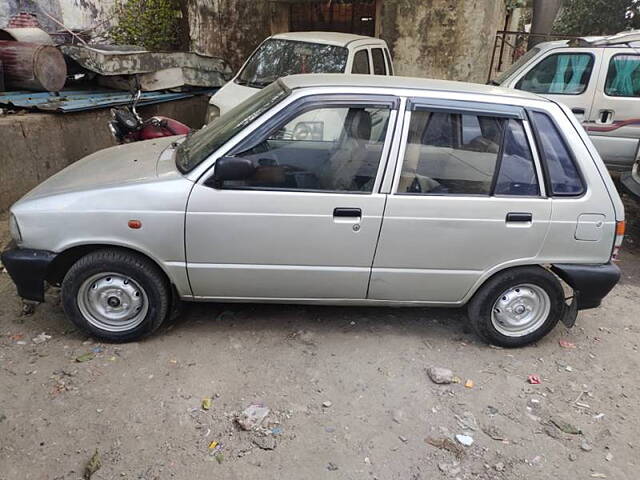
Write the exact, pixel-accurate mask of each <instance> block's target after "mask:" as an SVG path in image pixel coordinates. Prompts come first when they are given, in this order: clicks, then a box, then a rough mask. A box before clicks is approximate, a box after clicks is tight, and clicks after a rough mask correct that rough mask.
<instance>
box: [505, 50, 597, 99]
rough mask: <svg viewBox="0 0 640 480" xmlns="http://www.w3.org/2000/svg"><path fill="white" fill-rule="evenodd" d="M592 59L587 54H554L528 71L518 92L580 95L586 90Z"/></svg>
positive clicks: (519, 85)
mask: <svg viewBox="0 0 640 480" xmlns="http://www.w3.org/2000/svg"><path fill="white" fill-rule="evenodd" d="M593 64H594V58H593V55H591V54H589V53H556V54H553V55H549V56H548V57H546V58H545V59H543V60H542V61H541V62H540V63H538V64H537V65H536V66H535V67H533V68H532V69H531V70H529V71H528V72H527V73H526V75H525V76H524V77H522V79H521V80H520V81H518V83H517V84H516V88H517V89H519V90H525V91H527V92H533V93H539V94H551V95H580V94H581V93H583V92H584V91H585V90H586V89H587V85H588V84H589V78H590V77H591V71H592V70H593Z"/></svg>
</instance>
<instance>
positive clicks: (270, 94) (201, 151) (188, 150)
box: [176, 82, 289, 173]
mask: <svg viewBox="0 0 640 480" xmlns="http://www.w3.org/2000/svg"><path fill="white" fill-rule="evenodd" d="M288 94H289V91H288V90H286V89H285V87H284V86H282V85H280V83H279V82H274V83H272V84H271V85H270V86H269V87H268V88H265V89H264V90H262V91H261V92H258V93H256V94H255V95H252V96H251V97H249V98H248V99H246V100H245V101H244V102H242V103H240V104H239V105H237V106H235V107H234V108H232V109H231V110H229V111H228V112H227V113H225V114H224V115H222V116H220V117H218V118H217V119H215V120H214V121H213V122H212V123H210V124H208V125H206V126H205V127H203V128H202V129H200V130H198V131H197V132H195V133H194V134H193V135H191V136H188V137H187V139H186V140H185V141H184V142H182V143H181V144H180V146H179V147H178V149H177V151H176V166H177V167H178V170H180V171H181V172H182V173H186V172H189V171H191V170H193V169H194V168H195V167H196V166H198V165H199V164H200V163H201V162H202V161H203V160H204V159H205V158H207V157H208V156H209V155H211V154H212V153H213V152H215V151H216V150H217V149H219V148H220V147H221V146H222V145H224V144H225V143H227V141H229V140H230V139H231V138H232V137H233V136H235V135H236V134H237V133H239V132H240V130H242V129H243V128H244V127H246V126H247V125H249V124H250V123H251V122H253V121H254V120H255V119H256V118H258V117H259V116H260V115H262V114H263V113H264V112H266V111H267V110H269V109H270V108H271V107H273V106H274V105H275V104H276V103H279V102H280V101H281V100H282V99H283V98H285V97H286V96H287V95H288Z"/></svg>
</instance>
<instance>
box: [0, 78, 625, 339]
mask: <svg viewBox="0 0 640 480" xmlns="http://www.w3.org/2000/svg"><path fill="white" fill-rule="evenodd" d="M309 113H313V116H314V117H313V118H314V120H313V122H312V123H311V124H310V123H309V120H308V118H309V117H308V115H309ZM296 132H297V133H296ZM301 132H304V133H301ZM10 230H11V235H12V237H13V241H14V245H13V246H12V247H11V248H10V249H8V250H6V251H5V252H4V253H3V255H2V263H3V264H4V266H5V267H6V269H7V271H8V272H9V274H10V275H11V278H12V279H13V280H14V282H15V283H16V285H17V287H18V293H19V294H20V295H21V296H22V297H24V298H26V299H29V300H35V301H42V300H43V299H44V282H45V281H47V282H49V283H50V284H54V285H60V286H61V287H62V304H63V307H64V310H65V312H66V313H67V316H68V317H69V318H70V319H71V320H72V321H73V322H74V323H75V324H76V325H77V326H78V327H80V328H82V329H84V330H86V331H87V332H89V333H90V334H92V335H94V336H96V337H98V338H102V339H108V340H111V341H127V340H132V339H135V338H139V337H141V336H143V335H146V334H149V333H151V332H153V331H154V330H155V329H156V328H157V327H158V326H159V325H160V324H161V323H162V322H163V321H164V320H165V318H166V317H167V314H168V312H169V309H170V306H171V303H172V302H174V301H175V300H176V299H178V298H181V299H183V300H189V301H236V302H277V303H283V302H292V303H312V304H328V305H345V306H346V305H367V306H380V305H387V306H390V305H392V306H429V305H431V306H448V307H462V306H467V307H468V308H467V311H468V314H469V319H470V321H471V325H472V326H473V328H475V330H476V331H477V332H478V334H479V335H480V336H481V337H482V338H484V339H486V340H487V341H489V342H492V343H494V344H497V345H503V346H507V347H514V346H520V345H525V344H527V343H530V342H534V341H536V340H538V339H540V338H542V337H543V336H544V335H545V334H546V333H548V332H549V331H551V329H553V327H554V326H555V325H556V323H557V322H558V321H560V320H562V321H563V322H564V323H565V324H566V325H568V326H571V325H573V323H574V321H575V319H576V315H577V311H578V310H579V309H585V308H593V307H596V306H598V305H599V304H600V301H601V300H602V298H604V297H605V296H606V295H607V294H608V292H609V291H610V290H611V288H613V286H614V285H615V284H616V282H617V281H618V278H619V276H620V271H619V269H618V267H617V266H616V265H615V264H614V263H611V262H612V259H613V258H615V256H616V254H617V249H618V248H619V246H620V244H621V242H622V235H623V232H624V210H623V206H622V203H621V201H620V197H619V196H618V193H617V192H616V189H615V187H614V185H613V181H612V180H611V177H610V176H609V175H608V173H607V170H606V168H605V166H604V164H603V163H602V160H601V159H600V157H599V156H598V153H597V152H596V150H595V149H594V148H593V145H592V144H591V142H590V141H589V137H588V136H587V135H586V133H585V132H584V130H583V129H582V127H581V126H580V124H579V123H578V122H577V120H576V119H575V117H574V116H573V114H572V113H571V111H570V110H569V109H567V108H566V107H563V106H560V105H558V104H556V103H554V102H551V101H549V100H546V99H544V98H542V97H538V96H536V95H532V94H528V93H525V92H517V91H515V90H507V89H502V88H496V87H488V86H485V85H474V84H465V83H455V82H444V81H434V80H423V79H412V78H402V77H378V78H373V77H371V76H369V75H342V74H334V75H292V76H288V77H284V78H281V79H279V80H277V81H275V82H273V83H272V84H271V85H270V86H269V87H267V88H264V89H263V90H261V91H260V92H259V93H257V94H256V95H253V96H251V97H250V98H248V99H247V100H245V101H244V102H243V103H241V104H240V105H238V106H237V107H235V108H233V109H231V110H229V111H228V112H227V113H226V114H224V115H223V116H222V117H221V118H220V119H219V120H217V121H215V122H213V123H211V124H210V125H208V126H206V127H205V128H203V129H202V130H200V131H198V132H196V133H194V134H193V135H191V136H188V137H186V138H185V137H169V138H163V139H158V140H149V141H146V142H136V143H132V144H128V145H122V146H118V147H114V148H110V149H106V150H102V151H100V152H97V153H94V154H92V155H90V156H88V157H86V158H85V159H83V160H80V161H79V162H76V163H74V164H73V165H71V166H69V167H67V168H66V169H64V170H62V171H61V172H60V173H58V174H56V175H54V176H53V177H51V178H50V179H48V180H46V181H45V182H43V183H42V184H41V185H39V186H38V187H36V188H35V189H34V190H32V191H31V192H30V193H28V194H27V195H26V196H25V197H23V198H22V199H21V200H19V201H18V202H17V203H16V204H15V205H13V206H12V208H11V219H10ZM560 279H562V280H563V281H564V282H566V286H565V287H566V288H569V287H571V288H572V289H573V294H572V299H571V301H570V302H569V301H567V299H566V298H565V292H564V289H563V285H562V284H561V282H560Z"/></svg>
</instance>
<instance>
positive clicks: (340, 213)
mask: <svg viewBox="0 0 640 480" xmlns="http://www.w3.org/2000/svg"><path fill="white" fill-rule="evenodd" d="M333 216H334V217H342V218H344V217H356V218H360V217H361V216H362V210H360V209H359V208H344V207H342V208H340V207H339V208H334V209H333Z"/></svg>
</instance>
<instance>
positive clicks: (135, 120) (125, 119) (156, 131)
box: [109, 90, 191, 143]
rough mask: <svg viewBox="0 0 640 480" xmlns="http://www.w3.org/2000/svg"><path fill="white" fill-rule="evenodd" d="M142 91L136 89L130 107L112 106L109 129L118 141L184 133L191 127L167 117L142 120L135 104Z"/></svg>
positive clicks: (149, 138) (126, 141) (133, 140)
mask: <svg viewBox="0 0 640 480" xmlns="http://www.w3.org/2000/svg"><path fill="white" fill-rule="evenodd" d="M141 95H142V92H141V91H140V90H138V91H137V92H136V94H135V96H134V98H133V103H132V105H131V106H130V107H124V108H112V109H111V120H110V121H109V130H111V134H112V135H113V136H114V138H115V139H116V140H117V142H118V143H131V142H138V141H141V140H151V139H153V138H160V137H170V136H173V135H186V134H188V133H189V132H190V131H191V129H190V128H189V127H187V126H186V125H185V124H184V123H181V122H178V121H177V120H174V119H172V118H167V117H161V116H156V117H151V118H148V119H147V120H142V117H140V115H139V114H138V112H137V110H136V106H137V104H138V101H139V100H140V96H141Z"/></svg>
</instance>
